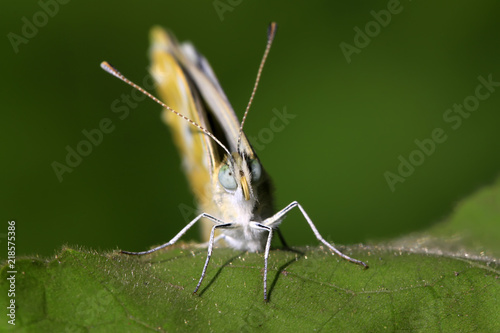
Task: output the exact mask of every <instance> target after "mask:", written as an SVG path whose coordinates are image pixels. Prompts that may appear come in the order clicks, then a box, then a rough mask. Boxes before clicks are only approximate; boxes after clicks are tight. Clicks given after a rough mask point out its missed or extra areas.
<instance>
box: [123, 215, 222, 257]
mask: <svg viewBox="0 0 500 333" xmlns="http://www.w3.org/2000/svg"><path fill="white" fill-rule="evenodd" d="M202 217H206V218H207V219H209V220H212V221H213V222H214V223H216V225H222V224H224V221H221V220H219V219H218V218H216V217H213V216H212V215H209V214H207V213H201V214H200V215H198V216H197V217H195V218H194V220H192V221H191V222H189V223H188V224H187V225H186V226H185V227H184V228H183V229H182V230H181V231H180V232H179V233H178V234H177V235H175V237H174V238H172V239H171V240H170V241H169V242H168V243H165V244H163V245H160V246H158V247H155V248H154V249H151V250H147V251H142V252H129V251H120V253H123V254H130V255H142V254H150V253H153V252H155V251H158V250H161V249H163V248H165V247H167V246H170V245H172V244H174V243H175V242H177V241H178V240H179V238H181V237H182V236H183V235H184V234H185V233H186V231H188V230H189V229H190V228H191V227H192V226H193V225H194V224H195V223H196V222H198V220H199V219H201V218H202Z"/></svg>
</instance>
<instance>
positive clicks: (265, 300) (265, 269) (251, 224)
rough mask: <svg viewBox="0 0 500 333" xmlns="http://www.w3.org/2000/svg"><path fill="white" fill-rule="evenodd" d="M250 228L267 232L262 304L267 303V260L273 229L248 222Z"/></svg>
mask: <svg viewBox="0 0 500 333" xmlns="http://www.w3.org/2000/svg"><path fill="white" fill-rule="evenodd" d="M250 227H251V228H254V229H259V230H265V231H267V232H268V235H267V242H266V250H265V252H264V302H267V262H268V259H269V250H270V248H271V240H272V239H273V228H272V227H268V226H265V225H263V224H261V223H256V222H250Z"/></svg>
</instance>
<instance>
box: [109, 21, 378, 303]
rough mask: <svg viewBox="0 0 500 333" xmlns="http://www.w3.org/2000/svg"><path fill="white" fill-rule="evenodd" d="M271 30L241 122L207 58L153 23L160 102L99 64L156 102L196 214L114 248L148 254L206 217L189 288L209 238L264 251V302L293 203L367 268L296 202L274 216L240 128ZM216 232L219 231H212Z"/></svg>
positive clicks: (264, 178)
mask: <svg viewBox="0 0 500 333" xmlns="http://www.w3.org/2000/svg"><path fill="white" fill-rule="evenodd" d="M275 33H276V24H275V23H271V25H270V26H269V30H268V38H267V47H266V50H265V52H264V56H263V58H262V61H261V63H260V67H259V70H258V72H257V79H256V81H255V85H254V88H253V91H252V95H251V97H250V101H249V103H248V106H247V109H246V111H245V113H244V115H243V119H242V121H241V124H240V123H239V121H238V118H237V117H236V114H235V113H234V111H233V109H232V107H231V105H230V103H229V101H228V99H227V97H226V95H225V94H224V92H223V90H222V88H221V86H220V84H219V82H218V80H217V78H216V76H215V74H214V72H213V70H212V68H211V67H210V65H209V64H208V61H207V60H206V59H205V58H204V57H203V56H202V55H201V54H199V53H198V52H197V51H196V49H195V48H194V47H193V46H192V45H191V44H189V43H184V44H178V43H177V42H176V40H175V38H174V37H173V36H171V35H169V34H167V33H166V32H165V31H164V30H163V29H161V28H154V29H153V30H152V43H153V44H152V50H151V57H152V67H151V72H152V74H153V77H154V78H155V80H156V82H157V85H158V91H159V92H160V94H161V95H162V98H163V99H164V100H165V102H166V103H163V102H161V101H160V100H158V99H157V98H156V97H154V96H152V95H151V94H150V93H148V92H146V91H145V90H144V89H142V88H141V87H139V86H137V85H136V84H134V83H133V82H131V81H129V80H128V79H127V78H125V77H124V76H123V75H122V74H120V73H119V72H118V71H117V70H116V69H114V68H113V67H112V66H111V65H109V64H108V63H107V62H103V63H102V64H101V67H102V68H103V69H104V70H106V71H107V72H109V73H110V74H112V75H114V76H116V77H117V78H119V79H121V80H122V81H124V82H126V83H127V84H129V85H131V86H132V87H134V88H136V89H138V90H139V91H141V92H142V93H144V94H145V95H147V96H149V97H150V98H151V99H153V100H154V101H156V102H157V103H158V104H160V105H162V106H163V107H164V109H165V114H164V116H165V121H166V122H167V123H168V124H169V125H170V127H171V128H172V130H173V132H174V139H175V141H176V144H177V145H178V147H179V150H180V152H181V155H182V157H183V162H184V163H183V164H184V167H185V171H186V174H187V176H188V180H189V182H190V184H191V187H192V189H193V191H194V193H195V196H196V197H197V199H198V202H199V205H200V210H201V211H203V213H201V214H200V215H198V216H197V217H196V218H195V219H193V220H192V221H191V222H189V223H188V224H187V225H186V226H185V227H184V228H183V229H182V230H181V231H180V232H179V233H178V234H177V235H176V236H175V237H174V238H172V239H171V240H170V241H169V242H168V243H165V244H163V245H161V246H158V247H156V248H153V249H151V250H148V251H143V252H128V251H121V252H122V253H125V254H132V255H142V254H149V253H152V252H155V251H157V250H160V249H162V248H165V247H167V246H170V245H172V244H174V243H175V242H177V241H178V240H179V238H181V237H182V235H184V234H185V233H186V231H187V230H188V229H190V228H191V227H192V226H193V225H194V224H195V223H196V222H198V221H199V220H200V219H207V220H209V221H210V224H211V225H210V227H209V228H210V233H209V234H210V236H209V239H208V242H207V246H208V253H207V259H206V261H205V265H204V267H203V271H202V273H201V277H200V280H199V282H198V284H197V286H196V288H195V290H194V292H195V293H196V292H197V291H198V289H199V288H200V285H201V283H202V281H203V278H204V276H205V272H206V270H207V267H208V263H209V261H210V256H211V255H212V249H213V246H214V243H217V242H220V241H224V242H225V243H226V244H227V245H228V246H230V247H232V248H234V249H238V250H244V251H249V252H261V251H264V300H267V298H268V295H267V271H268V258H269V250H270V247H271V240H272V237H273V235H274V233H277V234H278V236H279V237H280V239H281V241H282V243H283V244H284V246H285V247H287V246H286V243H285V242H284V239H283V236H282V235H281V232H280V230H279V228H278V227H279V225H280V223H281V221H282V220H283V219H284V217H285V215H286V214H287V213H288V212H289V211H290V210H291V209H293V208H294V207H298V208H299V210H300V211H301V212H302V214H303V215H304V218H305V219H306V221H307V223H308V224H309V226H310V228H311V229H312V231H313V232H314V235H315V236H316V238H317V239H318V240H319V241H320V242H322V243H323V244H325V245H326V246H327V247H328V248H329V249H331V250H332V251H333V252H335V253H336V254H337V255H339V256H340V257H342V258H344V259H346V260H349V261H351V262H354V263H356V264H359V265H362V266H364V267H368V266H367V265H366V264H365V263H364V262H362V261H359V260H356V259H353V258H351V257H349V256H347V255H345V254H343V253H341V252H340V251H339V250H337V249H336V248H335V247H334V246H333V245H331V244H330V243H328V242H327V241H326V240H325V239H324V238H323V237H322V236H321V235H320V233H319V232H318V230H317V229H316V227H315V225H314V223H313V222H312V221H311V219H310V218H309V216H308V215H307V213H306V212H305V210H304V209H303V208H302V206H301V205H300V204H299V203H298V202H296V201H294V202H292V203H290V204H289V205H288V206H286V207H285V208H283V209H281V210H280V211H278V212H276V213H275V210H274V207H273V197H272V194H271V187H272V185H271V181H270V178H269V176H268V175H267V173H266V172H265V170H264V168H263V167H262V165H261V163H260V160H259V159H258V157H257V155H256V154H255V151H254V150H253V148H252V146H251V145H250V143H249V142H248V140H247V137H246V135H245V133H244V132H243V125H244V123H245V120H246V117H247V114H248V110H249V108H250V105H251V103H252V100H253V98H254V95H255V91H256V89H257V85H258V82H259V79H260V76H261V73H262V68H263V66H264V63H265V61H266V58H267V55H268V53H269V50H270V48H271V44H272V41H273V39H274V36H275ZM167 105H168V106H167ZM176 110H177V111H176ZM216 231H220V234H218V236H216Z"/></svg>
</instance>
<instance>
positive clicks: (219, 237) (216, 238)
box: [195, 234, 226, 249]
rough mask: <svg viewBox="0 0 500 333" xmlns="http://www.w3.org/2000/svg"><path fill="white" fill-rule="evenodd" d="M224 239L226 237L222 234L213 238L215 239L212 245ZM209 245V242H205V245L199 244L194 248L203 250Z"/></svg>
mask: <svg viewBox="0 0 500 333" xmlns="http://www.w3.org/2000/svg"><path fill="white" fill-rule="evenodd" d="M225 237H226V235H224V234H222V235H219V236H217V237H215V239H214V245H216V244H217V243H218V242H219V241H220V240H221V239H225ZM209 243H210V242H205V243H201V244H196V245H195V246H196V247H197V248H200V249H204V248H206V247H208V244H209Z"/></svg>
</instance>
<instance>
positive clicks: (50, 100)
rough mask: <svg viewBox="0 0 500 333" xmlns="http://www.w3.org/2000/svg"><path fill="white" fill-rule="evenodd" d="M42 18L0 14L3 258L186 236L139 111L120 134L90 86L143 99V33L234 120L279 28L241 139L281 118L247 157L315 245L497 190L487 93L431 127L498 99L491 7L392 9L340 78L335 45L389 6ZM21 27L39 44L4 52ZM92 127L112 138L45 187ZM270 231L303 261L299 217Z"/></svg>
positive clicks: (170, 177)
mask: <svg viewBox="0 0 500 333" xmlns="http://www.w3.org/2000/svg"><path fill="white" fill-rule="evenodd" d="M54 3H56V2H54V1H41V2H36V1H32V2H28V1H22V2H21V1H18V2H2V4H1V5H0V12H1V14H0V15H1V17H2V19H1V20H0V27H1V29H0V30H1V33H2V35H3V36H4V37H3V41H2V43H0V47H1V51H0V52H1V53H0V54H1V59H2V61H1V62H0V67H1V74H2V75H1V78H0V85H1V87H0V96H1V99H0V100H1V105H2V106H1V112H0V128H1V130H0V136H1V140H0V154H1V155H0V156H1V163H0V174H1V178H0V189H1V190H0V237H4V236H5V233H6V232H7V221H8V220H12V219H15V221H16V223H17V229H16V231H17V242H16V243H17V254H18V255H21V254H24V255H30V254H40V255H44V256H46V255H52V254H54V253H55V251H57V250H59V249H60V248H61V246H62V245H63V244H69V245H82V246H86V247H91V248H96V249H102V250H110V249H116V248H120V249H127V250H143V249H146V248H148V247H149V246H151V245H153V244H158V243H162V242H165V241H167V240H169V239H170V238H171V237H172V236H173V235H174V234H175V233H176V232H177V231H179V230H180V229H181V228H182V226H183V225H184V224H185V223H186V221H185V220H184V218H183V215H182V213H181V211H180V209H179V206H180V205H185V206H191V207H193V203H192V200H193V199H192V196H191V194H190V190H189V188H188V186H187V182H186V180H185V178H184V175H183V172H182V168H181V165H180V158H179V156H178V154H177V151H176V149H175V147H174V145H173V142H172V139H171V135H170V133H169V130H168V129H167V128H166V126H165V125H164V124H163V123H162V122H161V121H160V107H159V106H157V105H156V104H155V103H153V102H150V101H143V102H140V103H139V104H138V105H137V106H136V107H135V108H132V109H131V113H130V115H129V116H128V117H127V118H126V119H123V120H120V119H119V118H118V115H117V114H116V113H113V112H112V111H111V104H112V103H113V101H115V100H116V99H120V98H121V96H122V94H130V88H129V87H127V86H125V85H124V84H123V83H121V82H119V81H118V80H116V79H114V78H112V77H111V76H110V75H108V74H106V73H104V72H103V71H102V70H101V69H100V68H99V63H100V62H101V61H102V60H108V61H110V62H111V63H112V64H114V65H115V66H116V67H118V68H119V69H120V71H121V72H122V73H124V74H126V75H127V76H128V77H129V78H130V79H132V80H135V81H138V82H139V83H140V82H142V80H143V78H144V77H145V76H146V74H147V66H148V57H147V50H148V31H149V29H150V28H151V27H152V26H153V25H156V24H159V25H162V26H164V27H167V28H169V29H171V30H172V31H174V32H175V34H176V35H177V37H178V38H179V39H180V40H186V39H188V40H191V41H192V42H193V43H194V44H195V45H196V46H197V48H198V49H199V50H200V51H201V52H202V53H203V54H204V55H205V56H206V57H207V58H208V60H209V61H210V63H211V64H212V67H213V68H214V70H215V72H216V74H217V76H218V78H219V80H220V82H221V84H222V86H223V87H224V89H225V91H226V94H227V95H228V97H229V99H230V100H231V101H232V104H233V107H234V108H235V110H236V112H237V113H238V114H239V115H241V114H242V111H243V110H244V108H245V106H246V103H247V101H248V98H249V95H250V92H251V89H252V86H253V82H254V78H255V75H256V70H257V67H258V64H259V61H260V59H261V56H262V52H263V50H264V46H265V41H266V29H267V25H268V23H269V22H271V21H276V22H277V23H278V24H279V29H278V34H277V37H276V40H275V43H274V46H273V49H272V51H271V53H270V57H269V60H268V63H267V65H266V68H265V70H264V74H263V78H262V81H261V84H260V87H259V90H258V92H257V96H256V99H255V103H254V104H253V106H252V111H251V113H250V115H249V118H248V122H247V125H246V132H247V135H249V136H257V137H258V135H259V133H261V132H260V131H262V129H263V128H268V127H269V122H270V120H271V119H272V118H273V117H274V114H273V112H272V110H273V109H274V108H276V109H278V110H283V108H286V110H287V111H288V112H289V113H291V114H293V115H296V118H294V119H293V120H291V121H290V123H289V124H288V125H286V127H285V129H284V130H283V131H281V132H278V133H274V137H273V139H272V140H271V142H269V143H268V144H266V145H265V147H264V149H261V150H258V154H259V156H260V159H261V160H262V162H263V163H264V166H265V168H266V169H267V170H268V172H269V173H270V174H271V175H272V177H273V180H274V183H275V187H276V192H275V194H276V198H277V207H283V206H285V205H286V204H288V203H289V202H291V201H292V200H298V201H299V202H301V203H302V205H303V206H304V207H305V208H306V210H307V211H308V212H309V214H310V216H311V217H312V219H313V220H314V221H315V223H316V224H317V226H318V228H319V230H320V232H321V233H322V234H323V235H324V236H325V237H326V238H328V239H329V240H332V241H334V242H336V243H340V244H349V243H356V242H366V241H371V240H381V239H386V238H390V237H395V236H398V235H401V234H405V233H408V232H412V231H419V230H423V229H425V228H427V227H429V226H431V225H433V224H435V223H437V222H438V221H440V220H442V219H443V218H444V217H445V216H447V215H448V214H449V213H450V212H451V211H452V210H453V208H454V206H455V205H456V203H457V202H458V201H459V200H460V199H462V198H464V197H466V196H467V195H468V194H470V193H472V192H474V191H476V190H478V189H479V188H481V187H482V186H484V185H486V184H489V183H491V182H492V181H493V180H494V179H495V178H496V177H497V176H498V171H499V169H500V154H499V153H498V152H499V148H500V130H499V129H500V109H499V107H500V87H499V88H497V89H498V90H497V91H495V92H494V93H492V94H491V96H490V97H489V98H487V99H486V100H484V101H481V102H480V105H479V107H478V109H477V110H476V111H474V113H472V114H471V115H470V117H469V118H467V119H464V120H463V123H462V124H461V126H460V127H459V128H458V129H457V130H453V129H452V128H451V127H450V124H448V123H446V122H445V121H444V120H443V114H444V113H445V111H446V110H447V109H448V108H450V107H452V106H453V104H455V103H457V104H460V103H463V101H464V99H465V98H466V97H467V96H470V95H473V94H474V91H475V88H476V86H477V85H478V84H479V81H478V79H477V78H478V76H480V75H482V76H483V77H487V76H488V75H490V74H491V75H492V77H493V80H494V81H497V82H498V81H500V61H499V59H500V33H499V31H500V21H499V20H498V13H499V12H500V3H499V2H496V1H480V2H470V1H439V2H421V1H401V2H400V3H399V6H397V7H396V8H398V9H399V10H400V11H399V13H397V14H393V15H392V16H391V19H390V22H389V23H388V24H386V26H385V27H380V31H378V32H377V31H376V30H373V31H375V32H372V35H373V37H371V38H370V42H369V43H368V45H366V46H365V47H363V48H359V50H358V51H359V52H357V53H353V54H352V55H351V56H350V62H348V61H347V59H346V57H345V55H344V54H343V52H342V50H341V48H340V44H341V43H342V42H344V43H348V44H351V45H355V34H356V32H355V30H354V29H355V28H356V27H358V28H359V29H361V30H362V31H364V30H365V28H366V25H367V24H368V23H369V22H371V21H374V20H375V19H374V16H373V14H372V13H371V11H375V12H379V11H381V10H387V7H388V6H392V5H393V4H394V2H393V1H370V2H364V1H336V2H328V1H309V2H307V4H306V3H304V2H303V3H301V4H296V3H291V2H289V1H288V2H287V1H263V0H262V1H248V0H241V1H234V0H233V1H229V0H220V1H218V0H217V1H196V2H195V1H175V2H173V1H165V0H161V1H158V0H156V1H147V2H137V1H122V2H119V3H118V2H117V3H115V4H113V3H111V2H102V1H99V2H98V1H95V0H92V1H74V0H72V1H67V3H65V4H62V3H59V2H57V3H58V4H59V8H58V12H57V13H56V14H55V15H52V16H48V15H46V17H47V18H48V20H47V21H46V22H43V18H44V14H40V12H43V11H44V9H43V5H41V4H51V6H53V4H54ZM47 6H49V5H47ZM48 8H49V7H48ZM50 8H52V9H51V10H52V11H54V10H55V9H54V7H50ZM216 8H217V9H216ZM23 18H24V19H23ZM34 19H35V20H36V22H38V24H39V25H40V27H38V28H37V30H38V31H37V32H36V33H34V36H32V37H30V38H27V39H26V40H25V43H22V44H19V45H17V46H16V47H14V46H13V44H12V42H11V40H12V38H13V37H12V36H13V34H16V35H17V36H20V37H22V36H23V26H24V25H26V22H27V21H29V22H31V23H33V22H34ZM372 25H373V24H372ZM369 26H370V24H369ZM372 28H373V27H372ZM31 32H32V33H33V31H31ZM25 33H26V31H25ZM9 36H10V37H9ZM16 48H17V52H16ZM103 118H109V119H111V120H112V122H113V125H114V126H115V129H114V131H113V132H112V133H109V134H105V135H104V138H103V141H102V143H101V144H100V145H98V146H96V147H94V148H93V151H92V153H91V154H90V155H89V156H87V157H84V158H83V161H82V162H81V164H80V165H79V166H77V167H76V168H74V170H73V172H72V173H66V174H64V176H63V181H62V182H59V180H58V178H57V177H56V175H55V173H54V171H53V168H52V166H51V164H52V163H53V162H54V161H58V162H60V163H64V160H65V157H66V154H67V152H66V150H65V147H66V146H67V145H69V146H71V147H73V148H75V147H76V145H77V144H78V142H80V141H81V140H83V139H85V137H84V136H83V134H82V131H83V130H85V129H86V130H92V129H94V128H97V127H98V125H99V122H100V121H101V120H102V119H103ZM435 128H442V129H443V130H444V132H445V134H446V135H447V136H448V139H447V141H446V142H444V143H442V144H439V145H438V146H437V147H436V150H435V152H434V153H433V154H432V155H431V156H429V157H427V158H426V159H425V162H424V163H423V164H422V165H421V166H418V167H416V168H415V171H414V172H413V173H412V175H410V176H409V177H408V178H407V179H406V180H405V182H404V183H398V184H396V185H395V190H394V191H391V189H390V187H389V186H388V184H387V182H386V179H385V178H384V173H385V172H386V171H390V172H393V173H397V168H398V165H399V163H400V162H399V160H398V157H399V155H402V156H404V157H406V158H408V156H409V155H410V153H411V152H412V151H414V150H415V149H416V148H417V147H416V145H415V143H414V140H415V139H418V140H423V139H426V138H429V137H430V136H431V132H432V130H433V129H435ZM282 229H283V232H284V234H285V236H286V237H287V238H288V242H289V243H291V244H293V245H305V244H316V241H315V238H314V236H313V234H312V232H310V230H309V227H308V226H307V225H306V223H305V221H304V219H303V218H302V217H301V215H300V213H299V212H298V211H297V212H294V213H292V214H290V216H289V217H288V218H287V219H286V221H285V222H284V224H283V228H282ZM197 237H198V233H197V231H196V230H195V231H192V232H190V233H189V234H188V235H187V236H186V237H185V239H186V240H190V239H196V238H197ZM0 240H1V241H2V244H5V238H1V239H0ZM5 255H6V253H5V251H4V250H2V251H0V257H2V258H3V257H5Z"/></svg>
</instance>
